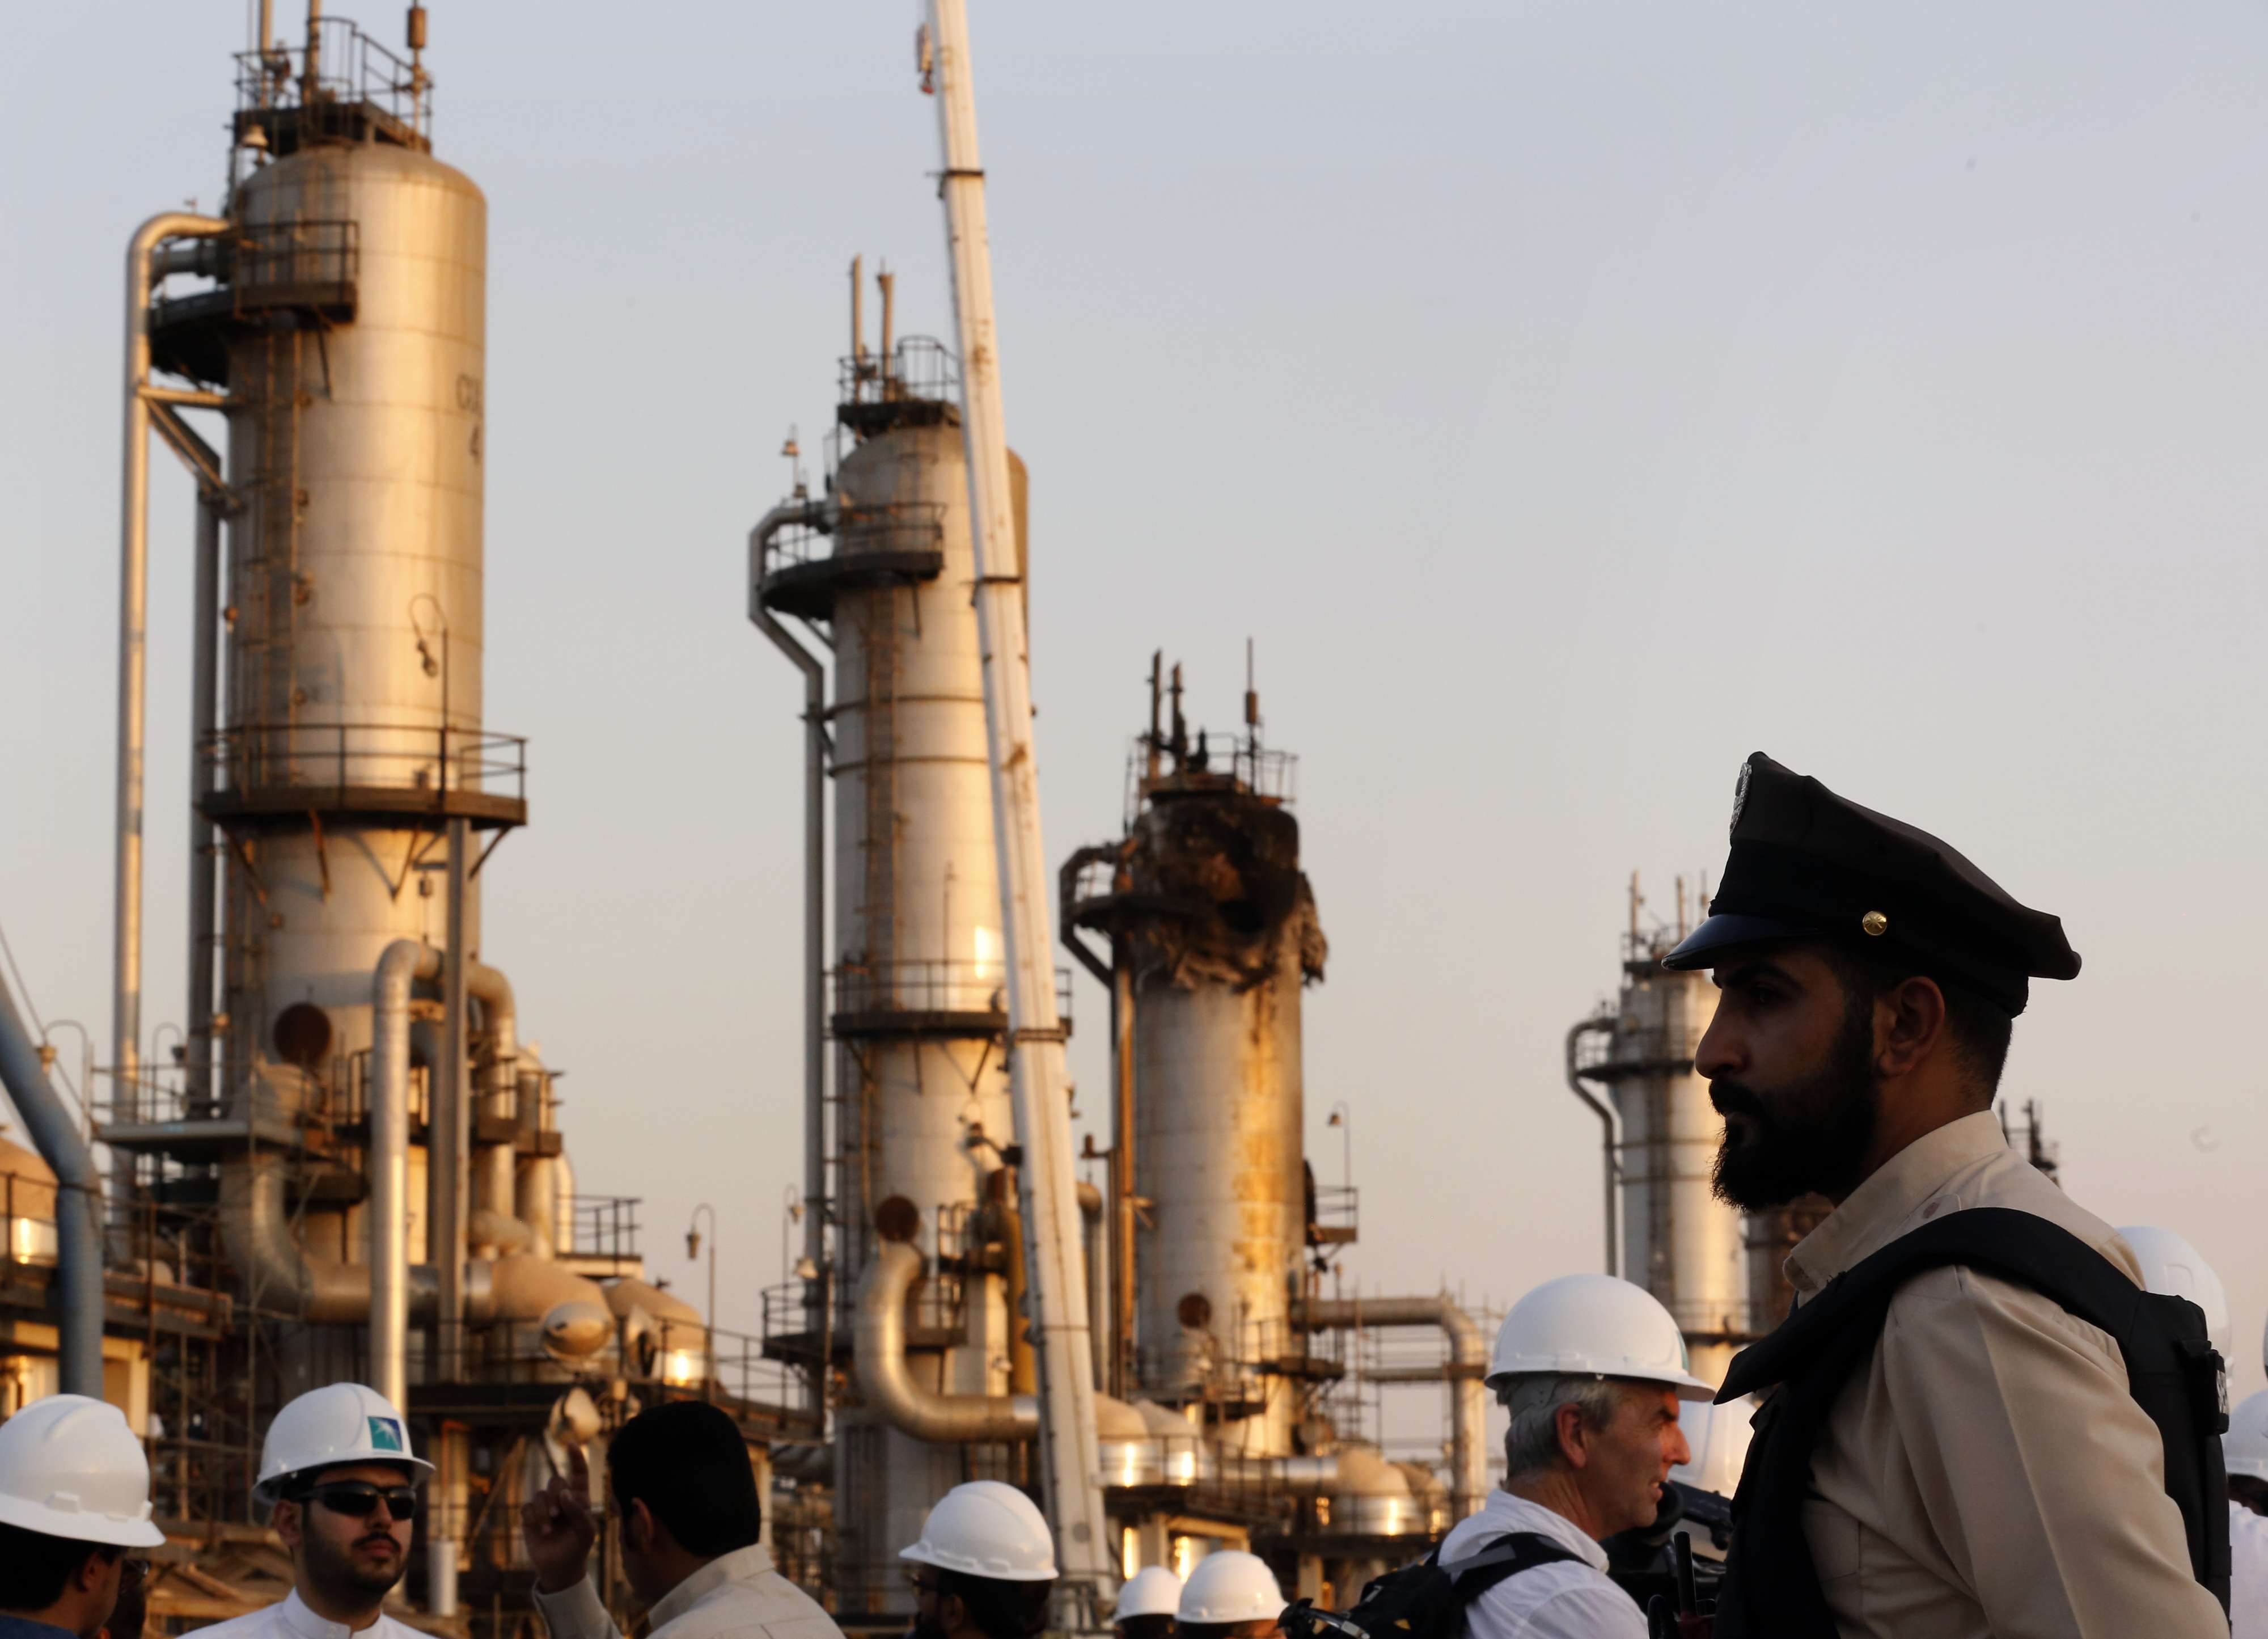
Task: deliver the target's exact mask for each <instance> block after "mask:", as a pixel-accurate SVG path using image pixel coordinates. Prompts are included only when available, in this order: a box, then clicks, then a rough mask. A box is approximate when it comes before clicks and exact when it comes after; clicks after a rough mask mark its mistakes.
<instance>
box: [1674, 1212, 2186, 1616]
mask: <svg viewBox="0 0 2268 1639" xmlns="http://www.w3.org/2000/svg"><path fill="white" fill-rule="evenodd" d="M1948 1264H1959V1265H1961V1266H1964V1267H1967V1268H1970V1269H1975V1270H1977V1271H1978V1272H1979V1273H1980V1274H1989V1275H1993V1276H1996V1277H1998V1278H1999V1279H2000V1280H2003V1281H2008V1282H2010V1283H2011V1284H2012V1285H2016V1286H2021V1287H2026V1288H2030V1289H2031V1290H2033V1291H2035V1292H2037V1293H2039V1294H2040V1295H2041V1296H2043V1297H2047V1298H2051V1299H2052V1300H2053V1301H2054V1302H2055V1303H2058V1304H2060V1305H2061V1306H2062V1307H2063V1308H2064V1309H2066V1310H2068V1311H2070V1312H2071V1313H2072V1314H2073V1315H2075V1316H2077V1317H2078V1318H2080V1319H2081V1320H2084V1321H2086V1322H2088V1324H2089V1325H2095V1326H2099V1327H2101V1328H2102V1330H2103V1331H2104V1332H2107V1333H2110V1336H2111V1337H2112V1338H2113V1339H2114V1340H2116V1341H2117V1345H2118V1350H2119V1353H2120V1354H2121V1355H2124V1357H2125V1362H2126V1376H2127V1382H2128V1384H2129V1387H2130V1389H2131V1391H2132V1394H2133V1396H2134V1399H2135V1401H2136V1403H2137V1404H2139V1406H2141V1407H2142V1409H2143V1410H2144V1411H2146V1412H2147V1413H2148V1414H2149V1416H2150V1421H2153V1422H2154V1423H2155V1424H2157V1426H2158V1434H2159V1437H2160V1438H2161V1440H2163V1441H2164V1443H2165V1458H2166V1495H2169V1496H2170V1497H2171V1498H2172V1499H2173V1500H2174V1502H2176V1504H2177V1505H2178V1506H2179V1507H2180V1509H2181V1510H2182V1523H2183V1526H2184V1527H2185V1528H2186V1530H2187V1532H2188V1537H2189V1550H2190V1565H2191V1569H2193V1570H2194V1571H2195V1572H2196V1573H2197V1579H2198V1581H2199V1582H2200V1583H2202V1584H2205V1586H2206V1587H2207V1588H2210V1589H2211V1590H2213V1596H2214V1597H2215V1598H2218V1599H2219V1600H2220V1607H2221V1609H2222V1610H2223V1611H2226V1610H2228V1479H2227V1476H2226V1473H2225V1471H2224V1470H2223V1468H2222V1466H2221V1453H2220V1432H2221V1430H2222V1429H2226V1428H2227V1427H2228V1397H2227V1389H2226V1380H2225V1379H2224V1378H2223V1377H2222V1375H2221V1361H2220V1355H2218V1354H2217V1353H2215V1352H2214V1350H2213V1345H2212V1344H2211V1343H2210V1342H2209V1341H2208V1340H2206V1336H2205V1315H2204V1313H2203V1311H2201V1310H2199V1309H2198V1306H2197V1305H2196V1304H2195V1303H2191V1302H2189V1301H2188V1300H2187V1299H2186V1298H2179V1297H2164V1296H2157V1295H2155V1294H2153V1293H2149V1292H2145V1291H2143V1290H2142V1289H2141V1288H2139V1287H2137V1286H2136V1285H2135V1284H2134V1283H2133V1282H2132V1281H2130V1280H2129V1279H2127V1277H2126V1274H2125V1273H2124V1271H2123V1270H2121V1269H2120V1268H2119V1267H2118V1266H2117V1265H2115V1264H2113V1263H2112V1262H2111V1261H2110V1259H2107V1258H2105V1257H2104V1256H2103V1255H2102V1253H2101V1252H2099V1251H2095V1248H2093V1247H2091V1246H2089V1245H2088V1244H2087V1243H2086V1242H2084V1241H2082V1240H2080V1238H2079V1237H2077V1236H2075V1235H2073V1234H2072V1233H2071V1232H2070V1231H2069V1230H2067V1229H2062V1228H2060V1227H2059V1226H2058V1225H2056V1224H2053V1223H2051V1222H2048V1221H2047V1220H2046V1219H2045V1218H2042V1217H2037V1216H2036V1215H2034V1214H2031V1213H2028V1212H2016V1211H2012V1210H2010V1209H2008V1208H2007V1207H1975V1208H1972V1209H1970V1210H1969V1211H1967V1212H1955V1213H1952V1214H1948V1215H1947V1216H1945V1217H1943V1218H1940V1219H1939V1220H1938V1221H1937V1222H1934V1223H1932V1224H1927V1225H1925V1226H1924V1227H1923V1228H1921V1229H1916V1230H1914V1231H1913V1232H1912V1233H1911V1234H1908V1235H1904V1236H1901V1237H1899V1238H1898V1239H1896V1240H1895V1241H1893V1242H1891V1243H1890V1244H1889V1245H1888V1246H1886V1247H1884V1248H1883V1249H1882V1250H1881V1251H1878V1252H1876V1253H1874V1256H1872V1257H1871V1258H1867V1259H1863V1260H1862V1261H1860V1262H1859V1263H1858V1264H1856V1265H1854V1266H1852V1267H1851V1268H1849V1269H1846V1270H1845V1271H1844V1272H1843V1273H1842V1274H1838V1275H1837V1276H1836V1277H1835V1278H1834V1279H1833V1280H1831V1281H1829V1282H1828V1283H1827V1285H1826V1286H1825V1287H1823V1288H1821V1290H1820V1292H1819V1294H1818V1296H1815V1297H1814V1298H1813V1299H1811V1301H1809V1302H1808V1303H1805V1304H1803V1305H1802V1306H1801V1307H1800V1308H1799V1309H1797V1310H1795V1312H1794V1313H1793V1314H1791V1315H1790V1316H1789V1317H1788V1318H1787V1319H1786V1322H1784V1323H1783V1324H1782V1325H1780V1327H1779V1329H1778V1331H1776V1332H1774V1333H1772V1334H1771V1336H1770V1337H1768V1338H1765V1339H1764V1340H1763V1341H1762V1342H1760V1343H1756V1344H1755V1345H1753V1346H1752V1347H1749V1348H1747V1349H1744V1350H1742V1353H1741V1354H1740V1355H1738V1356H1736V1357H1735V1358H1734V1362H1733V1364H1732V1369H1731V1370H1730V1371H1729V1372H1727V1375H1726V1377H1725V1386H1724V1388H1723V1389H1722V1390H1720V1391H1719V1393H1718V1396H1717V1398H1718V1399H1719V1402H1722V1401H1726V1400H1732V1399H1738V1398H1739V1397H1740V1396H1742V1395H1743V1394H1753V1393H1757V1392H1762V1391H1764V1390H1766V1389H1770V1390H1771V1391H1772V1393H1771V1398H1770V1399H1767V1400H1766V1401H1765V1402H1764V1407H1763V1409H1762V1410H1761V1411H1759V1412H1758V1413H1757V1414H1756V1441H1755V1443H1753V1444H1752V1445H1750V1446H1749V1458H1748V1462H1747V1464H1746V1465H1745V1466H1743V1467H1742V1471H1741V1487H1740V1491H1739V1493H1738V1495H1736V1496H1735V1497H1734V1502H1733V1516H1734V1525H1733V1545H1732V1547H1731V1550H1730V1551H1729V1552H1728V1554H1727V1556H1726V1569H1725V1584H1724V1586H1723V1588H1722V1589H1721V1590H1720V1591H1719V1595H1718V1600H1717V1629H1716V1632H1717V1639H1837V1634H1836V1628H1835V1623H1834V1621H1833V1619H1832V1618H1831V1617H1830V1614H1829V1613H1828V1609H1827V1600H1826V1597H1825V1595H1824V1594H1823V1593H1822V1592H1821V1591H1820V1586H1819V1572H1818V1569H1817V1568H1816V1567H1815V1565H1814V1564H1813V1563H1812V1559H1811V1549H1810V1547H1809V1545H1808V1543H1807V1542H1806V1541H1805V1539H1804V1534H1803V1500H1804V1496H1805V1494H1806V1493H1807V1492H1808V1490H1809V1488H1810V1485H1811V1452H1812V1448H1813V1446H1814V1445H1815V1443H1816V1442H1817V1440H1818V1437H1819V1431H1820V1429H1822V1428H1823V1426H1824V1425H1825V1423H1826V1421H1827V1416H1828V1413H1829V1412H1830V1410H1831V1409H1832V1408H1833V1406H1834V1404H1835V1399H1836V1397H1837V1393H1838V1392H1840V1391H1841V1390H1842V1388H1843V1386H1844V1384H1846V1383H1847V1382H1849V1380H1850V1378H1851V1375H1852V1372H1854V1371H1857V1370H1859V1369H1860V1368H1861V1367H1863V1366H1864V1365H1865V1364H1866V1363H1867V1361H1869V1360H1870V1359H1871V1358H1872V1357H1873V1355H1874V1346H1875V1344H1876V1342H1877V1341H1878V1340H1880V1338H1881V1332H1882V1323H1883V1320H1884V1318H1886V1317H1887V1315H1888V1314H1889V1306H1890V1298H1891V1296H1892V1295H1893V1294H1894V1293H1895V1292H1896V1290H1897V1289H1898V1288H1899V1287H1900V1286H1901V1285H1902V1284H1904V1282H1905V1281H1907V1280H1909V1279H1911V1277H1912V1276H1914V1275H1917V1274H1921V1273H1922V1272H1923V1271H1925V1270H1928V1269H1936V1268H1941V1267H1943V1266H1946V1265H1948ZM2104 1478H2105V1480H2106V1482H2111V1483H2115V1482H2116V1481H2117V1479H2118V1476H2116V1475H2106V1476H2104Z"/></svg>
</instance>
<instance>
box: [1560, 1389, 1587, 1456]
mask: <svg viewBox="0 0 2268 1639" xmlns="http://www.w3.org/2000/svg"><path fill="white" fill-rule="evenodd" d="M1551 1426H1552V1428H1553V1429H1554V1430H1555V1431H1556V1432H1557V1434H1558V1436H1559V1455H1560V1456H1562V1457H1564V1458H1566V1459H1567V1466H1569V1467H1570V1468H1581V1467H1583V1466H1586V1465H1587V1464H1588V1463H1589V1462H1590V1460H1591V1430H1590V1429H1589V1427H1588V1426H1587V1424H1586V1423H1585V1422H1584V1421H1583V1408H1582V1407H1581V1406H1578V1405H1576V1404H1575V1403H1574V1402H1573V1401H1572V1400H1570V1401H1569V1402H1568V1403H1567V1404H1566V1405H1565V1406H1561V1407H1559V1409H1558V1410H1557V1411H1555V1412H1553V1413H1552V1414H1551Z"/></svg>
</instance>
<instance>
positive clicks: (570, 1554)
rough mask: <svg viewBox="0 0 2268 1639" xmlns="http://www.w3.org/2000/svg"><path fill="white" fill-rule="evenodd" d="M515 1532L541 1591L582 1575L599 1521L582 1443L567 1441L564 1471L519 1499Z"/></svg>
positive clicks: (567, 1584) (571, 1583)
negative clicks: (593, 1509) (531, 1493)
mask: <svg viewBox="0 0 2268 1639" xmlns="http://www.w3.org/2000/svg"><path fill="white" fill-rule="evenodd" d="M519 1533H520V1537H521V1539H522V1540H523V1541H525V1542H526V1543H527V1558H528V1561H529V1563H531V1564H533V1565H534V1567H535V1585H536V1586H537V1587H539V1588H541V1590H543V1591H544V1592H546V1593H558V1592H561V1591H563V1590H565V1589H568V1588H571V1587H573V1586H574V1585H575V1584H577V1583H578V1582H580V1581H582V1580H583V1577H584V1576H585V1572H586V1570H587V1569H588V1567H589V1565H590V1561H591V1544H592V1543H593V1542H594V1541H595V1540H597V1539H598V1535H599V1522H598V1521H597V1520H596V1519H595V1518H593V1517H592V1514H591V1465H590V1463H589V1462H588V1461H586V1460H585V1458H584V1456H583V1448H582V1447H581V1446H579V1445H570V1446H569V1447H568V1448H567V1472H566V1473H563V1474H554V1475H553V1476H552V1477H551V1479H550V1480H549V1481H548V1482H547V1483H546V1484H545V1486H544V1488H543V1489H541V1491H538V1492H537V1493H536V1494H535V1495H534V1496H532V1497H530V1498H528V1499H527V1502H525V1503H523V1504H522V1505H521V1507H520V1510H519Z"/></svg>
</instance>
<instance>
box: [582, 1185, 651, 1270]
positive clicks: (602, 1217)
mask: <svg viewBox="0 0 2268 1639" xmlns="http://www.w3.org/2000/svg"><path fill="white" fill-rule="evenodd" d="M569 1199H570V1206H569V1221H570V1222H571V1223H572V1224H573V1225H574V1232H575V1239H574V1244H573V1245H571V1246H570V1247H568V1248H567V1249H566V1252H567V1255H568V1256H569V1257H571V1258H606V1259H613V1260H614V1261H615V1262H616V1263H624V1264H628V1263H635V1262H637V1258H638V1207H640V1206H641V1205H642V1204H643V1203H644V1197H642V1196H637V1195H575V1196H571V1197H570V1198H569Z"/></svg>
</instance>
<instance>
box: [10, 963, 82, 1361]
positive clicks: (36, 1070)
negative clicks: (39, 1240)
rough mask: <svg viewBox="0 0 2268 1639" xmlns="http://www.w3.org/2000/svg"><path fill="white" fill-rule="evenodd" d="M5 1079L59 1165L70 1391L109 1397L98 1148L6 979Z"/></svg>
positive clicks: (44, 1151) (59, 1261)
mask: <svg viewBox="0 0 2268 1639" xmlns="http://www.w3.org/2000/svg"><path fill="white" fill-rule="evenodd" d="M0 1083H4V1084H5V1085H6V1087H7V1089H8V1096H9V1097H10V1098H11V1100H13V1101H14V1103H15V1105H16V1113H17V1114H18V1115H20V1116H21V1117H23V1118H24V1126H25V1127H26V1129H27V1130H28V1131H29V1132H30V1133H31V1135H32V1142H33V1145H34V1146H36V1147H37V1148H38V1149H39V1152H40V1159H41V1160H43V1161H45V1162H46V1163H48V1166H49V1167H51V1168H53V1169H54V1170H55V1183H56V1185H57V1186H58V1187H57V1189H56V1192H55V1266H56V1267H55V1285H56V1288H57V1296H59V1297H60V1298H61V1300H62V1305H61V1306H62V1310H63V1324H62V1325H61V1326H60V1327H59V1328H58V1329H57V1345H56V1352H57V1353H58V1354H59V1355H61V1356H62V1367H63V1373H62V1376H63V1392H64V1393H66V1394H84V1395H86V1396H87V1397H88V1398H89V1399H98V1400H99V1399H101V1398H102V1225H101V1223H100V1222H99V1219H98V1217H97V1212H98V1207H99V1202H100V1201H101V1200H102V1179H101V1177H100V1175H99V1174H98V1173H97V1172H96V1171H95V1170H94V1155H93V1153H92V1151H91V1150H90V1149H89V1148H87V1143H86V1141H85V1139H84V1138H82V1137H80V1136H79V1130H78V1123H77V1121H76V1120H75V1119H73V1118H72V1116H71V1111H70V1106H69V1105H68V1104H64V1103H63V1097H62V1096H61V1095H60V1094H58V1093H57V1092H56V1091H55V1089H54V1088H52V1087H50V1086H48V1072H47V1067H45V1066H44V1065H42V1064H41V1063H40V1050H39V1048H38V1046H37V1045H34V1044H33V1040H32V1037H31V1032H29V1031H28V1030H26V1029H25V1028H24V1021H23V1018H22V1016H21V1015H18V1013H17V1011H16V999H15V998H14V997H13V996H12V995H11V994H10V993H9V991H8V986H7V981H6V980H5V979H0Z"/></svg>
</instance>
